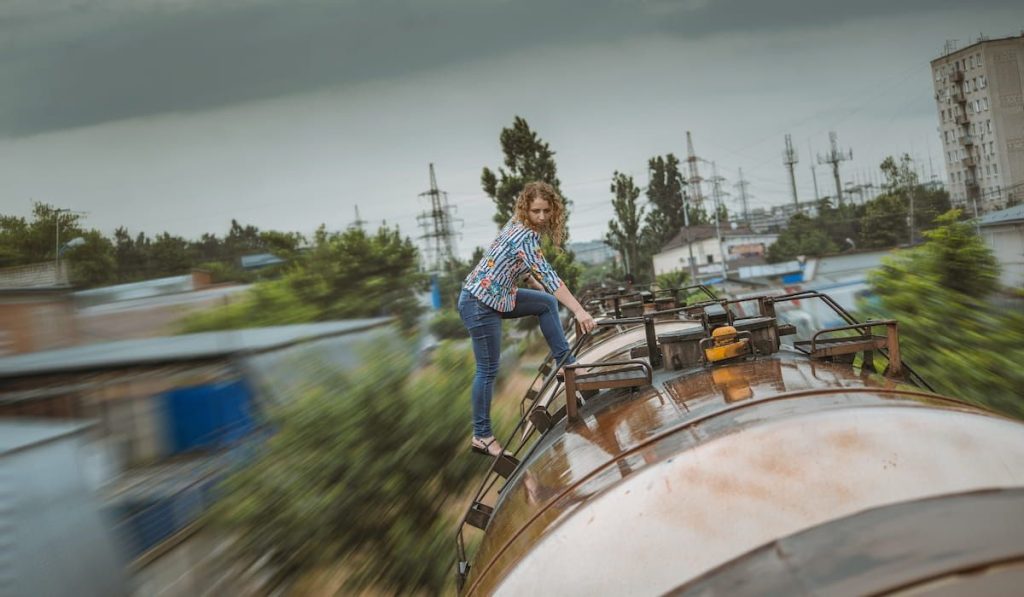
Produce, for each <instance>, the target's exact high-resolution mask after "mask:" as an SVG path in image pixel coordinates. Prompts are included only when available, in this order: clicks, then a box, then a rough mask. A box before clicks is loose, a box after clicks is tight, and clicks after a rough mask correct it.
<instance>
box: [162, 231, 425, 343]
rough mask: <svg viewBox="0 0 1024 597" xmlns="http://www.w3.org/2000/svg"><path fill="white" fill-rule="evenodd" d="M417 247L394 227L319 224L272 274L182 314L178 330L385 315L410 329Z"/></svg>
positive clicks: (420, 285)
mask: <svg viewBox="0 0 1024 597" xmlns="http://www.w3.org/2000/svg"><path fill="white" fill-rule="evenodd" d="M416 257H417V251H416V247H415V246H414V245H413V244H412V241H411V240H409V239H408V238H405V239H403V238H402V237H401V236H400V235H399V233H398V230H397V229H395V230H392V229H390V228H387V227H382V228H380V229H379V230H378V231H377V233H376V234H367V233H366V232H364V231H363V230H362V229H359V228H352V229H349V230H346V231H345V232H341V233H334V232H327V231H326V230H325V229H324V228H323V227H322V226H321V227H320V229H319V230H317V232H316V235H315V237H314V245H313V247H312V248H311V249H310V250H309V251H307V252H305V253H302V254H300V255H298V256H296V257H295V260H294V262H293V265H292V267H291V268H290V269H289V270H288V271H287V273H286V274H285V275H284V276H283V277H282V278H280V279H278V280H269V281H264V282H258V283H257V284H255V285H254V286H253V288H252V289H251V290H250V291H249V292H248V293H246V295H245V296H244V297H243V298H242V299H241V300H239V301H238V302H236V303H233V304H230V305H226V306H224V307H220V308H217V309H211V310H209V311H204V312H202V313H199V314H196V315H194V316H192V317H190V318H188V319H186V320H185V323H184V325H183V330H182V331H184V332H201V331H209V330H223V329H237V328H248V327H261V326H268V325H285V324H291V323H302V322H309V321H324V320H332V319H352V318H358V317H373V316H379V315H392V316H396V317H398V318H399V320H400V321H401V323H402V324H403V327H405V328H406V329H411V328H412V327H413V325H414V324H415V322H416V318H417V317H418V316H419V314H420V312H421V311H422V308H421V307H420V306H419V303H418V302H417V300H416V292H417V291H421V290H424V283H425V279H424V277H423V275H422V274H420V273H419V272H418V271H417V265H416Z"/></svg>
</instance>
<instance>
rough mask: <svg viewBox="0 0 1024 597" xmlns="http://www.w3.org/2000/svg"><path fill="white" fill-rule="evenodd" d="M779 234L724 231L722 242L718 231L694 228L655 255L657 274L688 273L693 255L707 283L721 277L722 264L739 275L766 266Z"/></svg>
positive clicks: (745, 228) (739, 228)
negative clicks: (771, 248)
mask: <svg viewBox="0 0 1024 597" xmlns="http://www.w3.org/2000/svg"><path fill="white" fill-rule="evenodd" d="M778 237H779V235H778V234H775V233H758V232H754V231H753V230H751V229H750V228H749V227H748V226H745V225H739V226H736V227H735V228H734V227H732V226H728V225H726V226H723V227H722V237H721V242H719V238H718V236H716V234H715V227H714V226H710V225H705V226H690V227H689V228H688V229H686V228H684V229H683V230H680V231H679V233H678V234H676V235H675V236H674V237H673V238H672V240H670V241H669V242H668V243H667V244H666V245H665V246H664V247H662V249H661V252H659V253H656V254H655V255H654V273H655V274H665V273H669V272H673V271H687V270H688V269H689V258H690V254H691V251H692V254H693V260H694V266H695V267H696V269H697V274H698V278H701V279H707V278H713V277H717V276H721V273H722V261H723V257H724V260H725V265H726V269H727V270H728V271H730V272H734V271H737V270H738V268H739V267H741V266H743V267H747V266H751V265H755V264H758V263H764V255H765V253H766V252H767V250H768V247H770V246H771V245H772V243H774V242H775V241H776V239H778Z"/></svg>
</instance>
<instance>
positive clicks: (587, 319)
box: [554, 282, 597, 333]
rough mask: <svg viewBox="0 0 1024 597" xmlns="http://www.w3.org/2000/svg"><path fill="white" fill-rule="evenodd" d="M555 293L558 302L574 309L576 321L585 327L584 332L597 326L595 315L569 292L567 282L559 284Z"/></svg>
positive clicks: (571, 309)
mask: <svg viewBox="0 0 1024 597" xmlns="http://www.w3.org/2000/svg"><path fill="white" fill-rule="evenodd" d="M554 294H555V298H556V299H558V302H560V303H562V304H563V305H565V306H566V307H567V308H568V309H569V310H570V311H572V314H573V315H574V316H575V317H576V321H577V322H578V323H579V324H580V327H581V328H583V332H584V333H587V332H590V331H591V330H593V329H594V328H596V327H597V322H596V321H594V317H593V316H592V315H591V314H590V313H587V310H586V309H584V308H583V305H581V304H580V302H579V301H578V300H576V297H574V296H573V295H572V293H571V292H569V289H568V288H567V287H566V285H565V282H562V283H561V284H559V285H558V290H556V291H555V293H554Z"/></svg>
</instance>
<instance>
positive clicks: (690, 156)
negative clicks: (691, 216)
mask: <svg viewBox="0 0 1024 597" xmlns="http://www.w3.org/2000/svg"><path fill="white" fill-rule="evenodd" d="M686 162H687V163H688V164H689V165H690V180H688V181H687V183H689V185H690V189H692V190H693V201H694V203H695V207H696V208H697V209H700V207H701V205H703V204H704V197H702V196H701V194H700V183H701V181H702V180H703V179H702V178H701V177H700V174H699V173H698V172H697V154H696V153H694V151H693V138H692V137H691V136H690V131H686Z"/></svg>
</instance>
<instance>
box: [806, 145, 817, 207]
mask: <svg viewBox="0 0 1024 597" xmlns="http://www.w3.org/2000/svg"><path fill="white" fill-rule="evenodd" d="M807 155H814V150H813V149H811V144H810V143H808V144H807ZM811 180H812V181H814V203H818V197H819V195H818V174H817V173H816V172H815V171H814V161H813V160H812V161H811Z"/></svg>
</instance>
